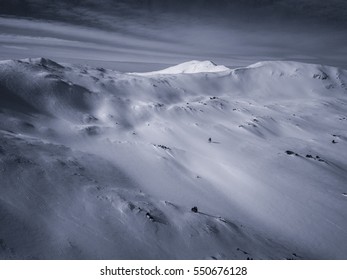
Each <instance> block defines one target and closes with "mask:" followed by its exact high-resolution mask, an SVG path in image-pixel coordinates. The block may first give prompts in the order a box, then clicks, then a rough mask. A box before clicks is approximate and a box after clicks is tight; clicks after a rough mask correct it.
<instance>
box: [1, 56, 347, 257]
mask: <svg viewBox="0 0 347 280" xmlns="http://www.w3.org/2000/svg"><path fill="white" fill-rule="evenodd" d="M211 65H212V66H211ZM216 67H217V69H215V68H216ZM169 69H171V70H163V71H158V73H153V72H152V73H150V74H149V73H146V74H139V73H133V74H131V73H128V74H127V73H119V72H116V71H111V70H107V69H102V68H98V69H94V68H90V67H84V66H73V65H65V64H64V65H61V64H58V63H55V62H53V61H51V60H48V59H27V60H21V61H3V62H0V225H1V226H0V258H3V259H7V258H14V259H22V258H25V259H31V258H39V259H52V258H53V259H66V258H68V259H70V258H71V259H76V258H77V259H81V258H82V259H84V258H85V259H156V258H159V259H161V258H165V259H177V258H180V259H181V258H184V259H191V258H193V259H211V258H213V259H246V258H254V259H285V258H294V259H297V258H299V259H312V258H313V259H341V258H342V259H346V258H347V242H345V241H346V240H347V194H346V193H347V184H346V182H347V172H346V171H347V129H346V128H347V87H346V85H347V71H345V70H342V69H338V68H333V67H326V66H321V65H310V64H302V63H296V62H260V63H257V64H254V65H251V66H249V67H245V68H239V69H233V70H231V69H224V68H220V67H219V66H215V65H213V64H211V63H208V62H207V63H206V62H201V63H199V62H194V63H192V62H189V63H187V64H181V65H179V66H177V67H172V68H169ZM192 72H193V73H192ZM188 73H190V74H188ZM163 74H165V75H163ZM210 137H211V138H212V141H211V143H209V141H208V138H210ZM193 206H197V207H198V210H199V211H198V213H194V212H192V211H191V208H192V207H193Z"/></svg>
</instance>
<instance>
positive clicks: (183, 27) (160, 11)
mask: <svg viewBox="0 0 347 280" xmlns="http://www.w3.org/2000/svg"><path fill="white" fill-rule="evenodd" d="M2 2H3V1H2ZM0 5H1V6H0V59H10V58H21V57H28V56H30V57H33V56H47V57H51V58H54V59H57V60H60V61H73V62H82V61H87V62H90V63H92V64H93V63H94V64H99V65H106V66H111V67H113V68H117V67H120V66H121V64H120V63H118V62H122V63H125V62H132V63H135V64H136V63H142V64H148V65H149V68H150V69H151V68H152V67H154V68H156V66H155V64H158V66H157V68H160V67H161V66H162V65H167V64H175V63H179V62H183V61H186V60H191V59H200V60H205V59H210V60H214V61H215V62H217V63H222V64H226V65H228V66H237V65H247V64H250V63H253V62H256V61H259V60H283V59H284V60H298V61H304V62H312V63H322V64H329V65H336V66H340V67H343V68H347V51H346V50H345V45H346V43H347V36H346V35H347V32H346V30H347V22H346V18H347V2H346V1H341V0H332V1H328V2H327V1H320V0H315V1H313V0H307V1H302V0H301V1H299V0H278V1H273V0H258V1H257V0H243V1H226V0H220V1H211V0H192V1H177V0H176V1H173V0H161V1H158V0H148V1H139V0H127V1H112V0H100V1H91V0H84V1H79V0H73V1H71V0H69V1H67V0H61V1H42V0H14V1H5V3H0ZM123 66H124V65H123ZM123 66H122V67H123ZM135 68H136V66H135ZM121 70H122V69H121ZM130 70H131V69H130ZM153 70H154V69H153Z"/></svg>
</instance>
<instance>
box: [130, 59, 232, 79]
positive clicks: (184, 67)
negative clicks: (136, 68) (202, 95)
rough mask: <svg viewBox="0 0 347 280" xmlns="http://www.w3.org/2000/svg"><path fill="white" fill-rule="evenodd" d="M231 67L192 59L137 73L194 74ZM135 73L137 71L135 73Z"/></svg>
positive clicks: (145, 74)
mask: <svg viewBox="0 0 347 280" xmlns="http://www.w3.org/2000/svg"><path fill="white" fill-rule="evenodd" d="M228 70H230V69H229V68H227V67H225V66H224V65H216V64H215V63H214V62H212V61H209V60H205V61H199V60H191V61H187V62H184V63H181V64H178V65H175V66H172V67H169V68H166V69H163V70H159V71H153V72H147V73H136V74H137V75H144V76H147V75H157V74H193V73H207V72H223V71H228ZM134 74H135V73H134Z"/></svg>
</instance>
